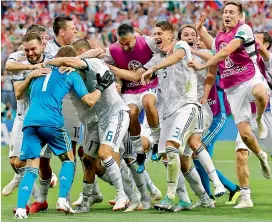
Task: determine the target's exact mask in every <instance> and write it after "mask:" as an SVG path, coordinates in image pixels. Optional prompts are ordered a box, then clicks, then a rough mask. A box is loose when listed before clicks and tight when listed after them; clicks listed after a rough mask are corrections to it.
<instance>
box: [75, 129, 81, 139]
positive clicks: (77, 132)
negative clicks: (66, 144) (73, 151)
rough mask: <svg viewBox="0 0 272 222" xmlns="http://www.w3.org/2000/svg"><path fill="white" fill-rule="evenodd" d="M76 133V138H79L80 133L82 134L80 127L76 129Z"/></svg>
mask: <svg viewBox="0 0 272 222" xmlns="http://www.w3.org/2000/svg"><path fill="white" fill-rule="evenodd" d="M74 129H75V133H74V138H79V132H80V127H76V126H75V127H74Z"/></svg>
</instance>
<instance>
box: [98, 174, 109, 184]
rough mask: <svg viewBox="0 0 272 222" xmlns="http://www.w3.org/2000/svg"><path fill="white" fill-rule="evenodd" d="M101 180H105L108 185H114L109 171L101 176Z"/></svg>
mask: <svg viewBox="0 0 272 222" xmlns="http://www.w3.org/2000/svg"><path fill="white" fill-rule="evenodd" d="M99 178H100V179H101V180H103V181H104V182H106V183H108V184H110V185H112V183H111V179H110V177H109V174H108V173H107V171H106V172H105V173H104V174H103V175H102V176H99Z"/></svg>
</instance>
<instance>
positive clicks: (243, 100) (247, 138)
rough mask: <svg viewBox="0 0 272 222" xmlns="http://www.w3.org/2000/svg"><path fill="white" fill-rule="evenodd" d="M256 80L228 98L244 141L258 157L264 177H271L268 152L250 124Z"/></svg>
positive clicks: (228, 95)
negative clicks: (264, 150)
mask: <svg viewBox="0 0 272 222" xmlns="http://www.w3.org/2000/svg"><path fill="white" fill-rule="evenodd" d="M254 81H255V77H254V78H253V80H252V81H250V83H249V86H247V87H244V88H243V89H241V90H240V91H238V92H235V93H232V94H228V93H227V98H228V101H229V103H230V107H231V111H232V114H233V117H234V122H235V124H236V125H237V128H238V131H239V133H240V136H241V139H242V141H243V142H244V143H245V145H246V146H247V147H248V148H249V149H250V150H251V151H252V152H253V153H254V154H255V155H256V156H257V157H258V159H259V161H260V164H261V167H262V173H263V175H264V177H265V178H270V177H271V170H270V167H269V165H268V160H267V154H266V153H265V152H263V151H262V149H261V147H260V145H259V143H258V141H257V139H256V137H255V136H254V135H253V133H252V128H251V126H250V124H249V121H250V120H251V118H252V111H251V105H250V102H251V100H252V96H251V91H252V88H253V86H254V84H253V83H254ZM252 82H253V83H252ZM251 83H252V84H251ZM250 84H251V85H250ZM252 85H253V86H252ZM259 112H260V111H259ZM259 127H260V125H258V129H259ZM265 127H266V126H265Z"/></svg>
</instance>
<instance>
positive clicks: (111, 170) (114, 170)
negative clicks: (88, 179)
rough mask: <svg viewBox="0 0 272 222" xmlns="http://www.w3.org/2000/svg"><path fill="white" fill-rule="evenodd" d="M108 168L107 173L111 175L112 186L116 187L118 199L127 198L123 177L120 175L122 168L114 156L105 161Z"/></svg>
mask: <svg viewBox="0 0 272 222" xmlns="http://www.w3.org/2000/svg"><path fill="white" fill-rule="evenodd" d="M103 163H104V165H105V167H106V171H107V173H108V175H109V178H110V180H111V183H112V185H113V186H114V187H115V189H116V192H117V195H118V197H120V196H125V195H126V194H125V192H124V187H123V183H122V177H121V173H120V168H119V166H118V164H117V163H116V162H115V160H114V159H113V158H112V156H109V157H108V158H107V159H105V160H103Z"/></svg>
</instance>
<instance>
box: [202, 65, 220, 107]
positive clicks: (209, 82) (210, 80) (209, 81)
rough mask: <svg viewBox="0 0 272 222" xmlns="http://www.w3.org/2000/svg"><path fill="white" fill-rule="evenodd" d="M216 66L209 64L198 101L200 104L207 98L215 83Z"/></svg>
mask: <svg viewBox="0 0 272 222" xmlns="http://www.w3.org/2000/svg"><path fill="white" fill-rule="evenodd" d="M216 71H217V66H211V67H210V69H209V72H208V73H207V77H206V80H205V88H204V95H203V97H202V99H201V101H200V103H201V104H205V103H206V102H207V100H208V97H209V94H210V91H211V88H212V87H213V85H214V84H215V79H216Z"/></svg>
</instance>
